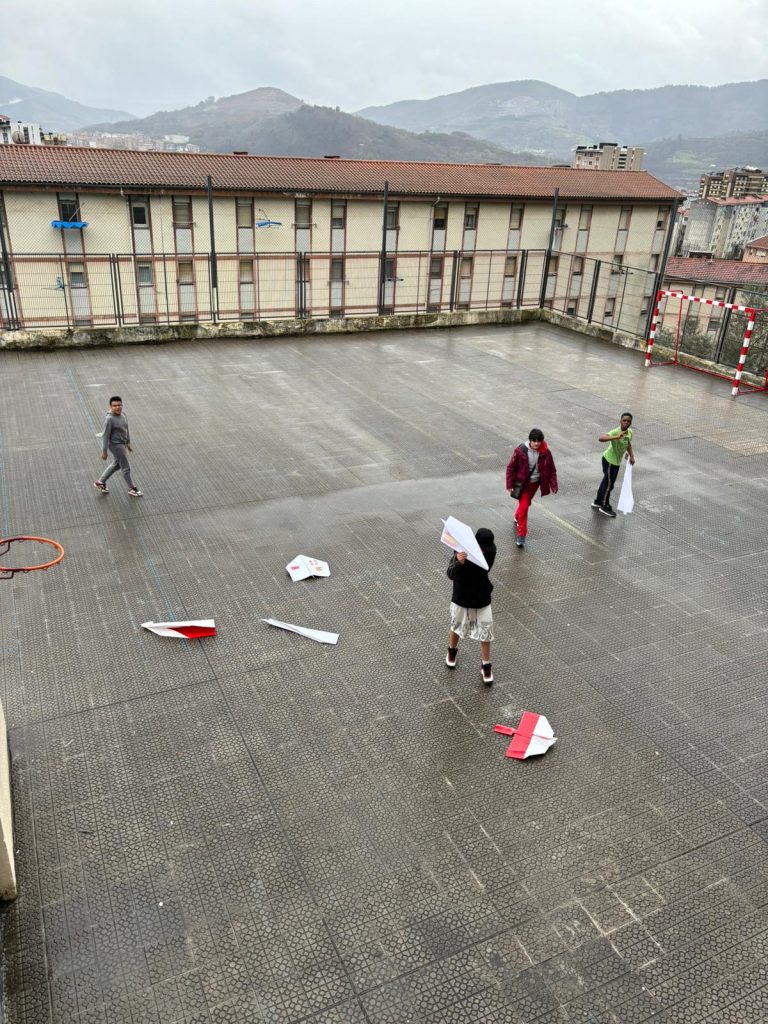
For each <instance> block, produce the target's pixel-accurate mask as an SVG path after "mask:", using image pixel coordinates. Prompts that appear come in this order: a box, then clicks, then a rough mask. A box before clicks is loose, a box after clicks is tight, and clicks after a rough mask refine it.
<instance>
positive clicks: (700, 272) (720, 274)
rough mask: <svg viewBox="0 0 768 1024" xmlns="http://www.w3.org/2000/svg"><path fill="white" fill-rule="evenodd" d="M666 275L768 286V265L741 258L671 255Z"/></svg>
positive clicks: (716, 282) (695, 279) (666, 277)
mask: <svg viewBox="0 0 768 1024" xmlns="http://www.w3.org/2000/svg"><path fill="white" fill-rule="evenodd" d="M664 277H665V280H666V281H697V282H699V283H701V284H723V285H742V286H758V287H762V288H766V287H768V267H764V266H761V265H760V264H759V263H742V262H741V261H740V260H703V259H696V258H695V257H691V256H670V258H669V259H668V260H667V269H666V273H665V275H664Z"/></svg>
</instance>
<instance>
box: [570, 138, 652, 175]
mask: <svg viewBox="0 0 768 1024" xmlns="http://www.w3.org/2000/svg"><path fill="white" fill-rule="evenodd" d="M644 159H645V150H644V149H643V148H642V147H641V146H620V145H619V144H618V142H599V143H597V144H596V145H594V146H577V147H576V151H575V153H574V156H573V166H574V167H578V168H581V169H583V170H587V171H640V170H642V167H643V160H644Z"/></svg>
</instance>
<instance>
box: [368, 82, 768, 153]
mask: <svg viewBox="0 0 768 1024" xmlns="http://www.w3.org/2000/svg"><path fill="white" fill-rule="evenodd" d="M358 114H359V115H360V116H361V117H366V118H370V119H371V120H373V121H377V122H379V123H380V124H388V125H392V126H394V127H398V128H406V129H409V130H410V131H425V130H429V131H462V132H468V133H469V134H470V135H476V136H478V137H479V138H482V139H487V140H488V141H490V142H494V143H496V144H497V145H500V146H505V147H507V148H511V149H515V148H521V147H522V148H525V149H534V150H537V151H539V152H543V153H546V154H547V155H549V156H551V157H558V158H561V159H564V158H570V154H571V151H572V149H573V148H574V147H575V146H576V145H579V144H584V143H587V144H592V143H595V142H602V141H613V140H615V141H618V142H622V143H625V144H640V143H641V141H645V142H648V141H652V140H655V139H664V138H667V139H669V138H675V137H678V136H681V137H682V138H705V137H712V136H719V135H724V134H726V133H732V132H755V131H762V130H765V129H768V79H762V80H760V81H757V82H737V83H733V84H730V85H719V86H713V87H709V86H700V85H666V86H662V87H661V88H658V89H621V90H617V91H615V92H600V93H595V94H593V95H590V96H576V95H574V94H573V93H569V92H566V91H565V90H563V89H556V88H555V87H554V86H551V85H548V84H547V83H546V82H537V81H521V82H501V83H497V84H495V85H481V86H477V87H475V88H473V89H464V90H463V91H461V92H457V93H451V94H449V95H447V96H436V97H434V98H433V99H429V100H407V101H404V102H400V103H391V104H389V105H388V106H383V107H366V108H365V109H363V110H360V111H358ZM718 127H720V128H721V129H722V130H721V131H717V130H716V129H717V128H718Z"/></svg>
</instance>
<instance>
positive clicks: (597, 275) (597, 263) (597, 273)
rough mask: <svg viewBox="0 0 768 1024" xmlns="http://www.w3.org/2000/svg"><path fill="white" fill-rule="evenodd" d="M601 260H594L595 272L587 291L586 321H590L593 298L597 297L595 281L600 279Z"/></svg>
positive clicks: (592, 310)
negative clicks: (590, 286)
mask: <svg viewBox="0 0 768 1024" xmlns="http://www.w3.org/2000/svg"><path fill="white" fill-rule="evenodd" d="M602 265H603V263H602V260H596V261H595V273H594V275H593V277H592V288H591V289H590V292H589V305H588V306H587V323H588V324H591V323H592V315H593V313H594V312H595V299H596V298H597V282H598V281H599V280H600V268H601V267H602Z"/></svg>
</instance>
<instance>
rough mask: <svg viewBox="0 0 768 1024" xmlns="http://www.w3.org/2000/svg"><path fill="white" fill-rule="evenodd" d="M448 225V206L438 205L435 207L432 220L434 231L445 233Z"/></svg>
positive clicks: (444, 204) (445, 204)
mask: <svg viewBox="0 0 768 1024" xmlns="http://www.w3.org/2000/svg"><path fill="white" fill-rule="evenodd" d="M447 223H448V204H447V203H438V204H437V206H436V207H435V212H434V216H433V220H432V229H433V231H445V226H446V224H447Z"/></svg>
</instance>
